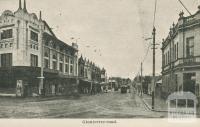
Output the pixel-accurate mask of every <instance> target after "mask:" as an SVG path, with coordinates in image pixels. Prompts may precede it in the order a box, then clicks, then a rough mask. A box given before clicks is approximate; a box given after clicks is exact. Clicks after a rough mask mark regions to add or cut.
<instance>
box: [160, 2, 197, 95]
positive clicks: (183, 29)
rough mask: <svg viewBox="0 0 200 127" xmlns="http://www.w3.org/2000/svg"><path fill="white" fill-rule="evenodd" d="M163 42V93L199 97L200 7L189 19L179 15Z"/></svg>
mask: <svg viewBox="0 0 200 127" xmlns="http://www.w3.org/2000/svg"><path fill="white" fill-rule="evenodd" d="M179 16H180V17H179V19H178V22H177V24H174V23H173V25H172V27H171V28H170V32H169V34H168V36H167V38H166V39H163V42H162V87H163V88H162V92H163V95H164V96H165V97H166V96H167V95H169V94H170V93H172V92H175V91H190V92H192V93H194V94H195V95H196V96H198V97H199V93H200V91H199V84H200V50H199V49H200V34H199V33H200V6H199V7H198V11H197V12H196V13H195V14H193V15H191V16H187V17H185V16H184V13H183V12H180V14H179Z"/></svg>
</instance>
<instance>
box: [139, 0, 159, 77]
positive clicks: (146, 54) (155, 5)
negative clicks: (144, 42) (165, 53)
mask: <svg viewBox="0 0 200 127" xmlns="http://www.w3.org/2000/svg"><path fill="white" fill-rule="evenodd" d="M156 12H157V0H155V2H154V12H153V24H152V26H153V28H154V27H155V22H156ZM151 39H152V36H151ZM150 47H151V43H149V45H148V48H147V51H146V53H145V55H144V57H143V59H142V63H144V61H145V60H146V58H147V56H148V53H149V49H150ZM139 72H140V69H139V71H138V72H137V73H136V74H137V75H138V74H139Z"/></svg>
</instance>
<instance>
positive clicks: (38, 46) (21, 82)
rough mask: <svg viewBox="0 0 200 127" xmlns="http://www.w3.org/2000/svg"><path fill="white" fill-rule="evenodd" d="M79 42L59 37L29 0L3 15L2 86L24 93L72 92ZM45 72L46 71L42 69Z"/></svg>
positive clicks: (0, 47)
mask: <svg viewBox="0 0 200 127" xmlns="http://www.w3.org/2000/svg"><path fill="white" fill-rule="evenodd" d="M77 56H78V45H77V44H75V43H73V44H72V45H71V46H70V45H68V44H66V43H65V42H63V41H61V40H59V39H58V38H57V37H56V35H55V34H54V33H53V31H52V30H51V28H50V27H49V25H48V24H47V22H46V21H44V20H42V16H41V12H40V16H39V18H38V17H37V15H36V14H35V13H29V12H28V11H27V8H26V1H24V7H23V8H22V5H21V0H19V8H18V10H17V11H15V12H14V13H13V12H12V11H10V10H5V11H4V12H3V13H2V15H1V16H0V87H1V88H2V89H3V88H5V89H9V90H11V91H12V92H11V93H15V88H17V93H18V94H20V93H22V94H23V96H32V95H33V94H45V95H55V94H68V93H71V87H72V84H74V83H76V78H77V75H78V61H77V59H78V58H77ZM41 72H43V73H41Z"/></svg>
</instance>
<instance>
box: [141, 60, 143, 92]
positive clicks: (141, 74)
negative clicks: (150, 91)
mask: <svg viewBox="0 0 200 127" xmlns="http://www.w3.org/2000/svg"><path fill="white" fill-rule="evenodd" d="M142 71H143V69H142V62H141V96H142V95H143V86H142V79H143V78H142Z"/></svg>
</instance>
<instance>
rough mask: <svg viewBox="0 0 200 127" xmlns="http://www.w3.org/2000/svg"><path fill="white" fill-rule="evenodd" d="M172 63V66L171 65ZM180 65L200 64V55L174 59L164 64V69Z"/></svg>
mask: <svg viewBox="0 0 200 127" xmlns="http://www.w3.org/2000/svg"><path fill="white" fill-rule="evenodd" d="M170 65H172V66H170ZM178 65H184V66H193V65H200V56H192V57H188V58H179V59H178V60H176V61H173V62H171V63H169V64H168V65H166V66H164V67H163V69H164V70H168V69H170V67H171V68H173V67H176V66H178Z"/></svg>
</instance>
